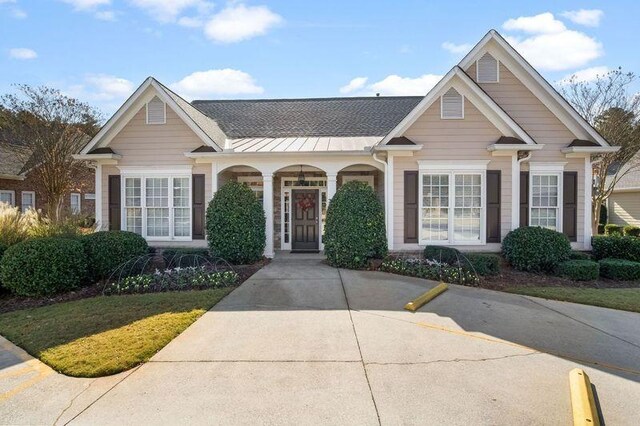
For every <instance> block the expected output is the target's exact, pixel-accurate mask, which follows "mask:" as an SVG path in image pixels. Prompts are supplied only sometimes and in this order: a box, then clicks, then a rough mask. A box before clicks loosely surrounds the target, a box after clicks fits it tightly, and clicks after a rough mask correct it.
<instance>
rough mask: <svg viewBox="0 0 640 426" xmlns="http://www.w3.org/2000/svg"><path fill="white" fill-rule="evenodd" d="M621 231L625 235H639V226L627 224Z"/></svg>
mask: <svg viewBox="0 0 640 426" xmlns="http://www.w3.org/2000/svg"><path fill="white" fill-rule="evenodd" d="M622 231H623V233H624V235H625V236H626V237H640V226H634V225H627V226H625V227H624V229H623V230H622Z"/></svg>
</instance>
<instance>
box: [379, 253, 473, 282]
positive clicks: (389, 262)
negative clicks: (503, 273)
mask: <svg viewBox="0 0 640 426" xmlns="http://www.w3.org/2000/svg"><path fill="white" fill-rule="evenodd" d="M380 270H381V271H383V272H390V273H392V274H399V275H407V276H410V277H418V278H424V279H427V280H437V281H444V282H447V283H452V284H462V285H471V286H475V285H478V283H479V279H478V275H477V274H476V273H474V272H473V271H471V270H469V269H468V268H461V267H458V266H452V265H448V264H446V263H440V262H437V261H433V260H429V259H424V260H422V259H396V258H387V259H385V260H384V261H383V262H382V264H381V265H380Z"/></svg>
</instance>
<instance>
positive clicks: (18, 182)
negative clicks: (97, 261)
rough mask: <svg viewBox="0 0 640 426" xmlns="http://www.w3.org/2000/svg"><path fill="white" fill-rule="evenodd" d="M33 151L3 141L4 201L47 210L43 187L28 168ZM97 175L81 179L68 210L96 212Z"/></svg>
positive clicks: (0, 193) (0, 175)
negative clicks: (95, 190) (95, 186)
mask: <svg viewBox="0 0 640 426" xmlns="http://www.w3.org/2000/svg"><path fill="white" fill-rule="evenodd" d="M28 159H29V151H28V150H27V149H26V148H25V147H24V146H21V145H18V144H11V143H6V142H0V202H4V203H7V204H11V205H12V206H18V207H20V210H22V211H26V210H28V209H30V208H35V209H42V210H44V209H45V206H46V204H47V199H46V197H45V195H44V194H43V192H42V188H41V184H40V183H39V182H37V180H36V179H35V177H34V176H33V173H30V170H29V169H28V167H25V165H26V164H27V162H28ZM94 182H95V179H94V178H93V173H92V172H90V171H89V172H88V173H87V179H84V180H79V181H78V182H77V183H76V185H75V186H74V188H73V189H72V190H71V191H70V192H69V193H68V194H67V195H66V196H65V201H64V210H65V211H67V212H73V213H77V214H85V215H88V216H93V214H94V213H95V192H94V187H93V185H94Z"/></svg>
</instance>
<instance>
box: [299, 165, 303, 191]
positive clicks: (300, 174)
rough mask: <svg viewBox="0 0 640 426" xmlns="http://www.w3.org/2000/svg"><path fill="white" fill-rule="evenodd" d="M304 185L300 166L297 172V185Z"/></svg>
mask: <svg viewBox="0 0 640 426" xmlns="http://www.w3.org/2000/svg"><path fill="white" fill-rule="evenodd" d="M303 185H304V172H303V171H302V166H300V173H298V186H303Z"/></svg>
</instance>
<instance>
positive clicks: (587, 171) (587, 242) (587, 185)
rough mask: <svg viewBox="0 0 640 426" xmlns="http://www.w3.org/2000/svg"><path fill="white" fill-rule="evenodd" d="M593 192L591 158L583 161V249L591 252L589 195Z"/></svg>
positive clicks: (591, 212)
mask: <svg viewBox="0 0 640 426" xmlns="http://www.w3.org/2000/svg"><path fill="white" fill-rule="evenodd" d="M592 190H593V165H592V164H591V156H590V155H589V156H587V157H585V159H584V248H585V250H591V236H592V234H593V230H592V228H591V220H592V215H593V210H592V205H591V203H592V200H591V193H592Z"/></svg>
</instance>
